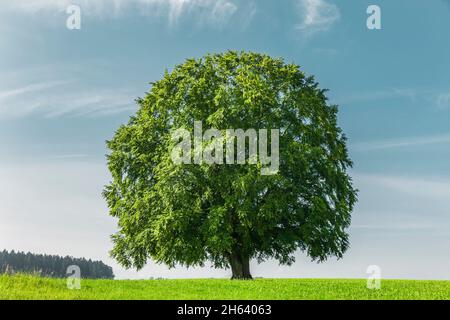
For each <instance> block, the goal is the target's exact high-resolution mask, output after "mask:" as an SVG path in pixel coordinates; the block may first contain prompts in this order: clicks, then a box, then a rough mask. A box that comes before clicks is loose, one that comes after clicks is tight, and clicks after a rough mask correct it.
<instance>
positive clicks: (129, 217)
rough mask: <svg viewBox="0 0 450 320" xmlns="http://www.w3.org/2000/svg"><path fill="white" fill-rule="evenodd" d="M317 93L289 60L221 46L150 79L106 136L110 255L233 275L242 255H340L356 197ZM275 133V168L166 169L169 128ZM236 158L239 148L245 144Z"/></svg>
mask: <svg viewBox="0 0 450 320" xmlns="http://www.w3.org/2000/svg"><path fill="white" fill-rule="evenodd" d="M325 92H326V90H322V89H319V86H318V84H317V83H316V82H315V80H314V78H313V77H308V76H305V74H304V73H303V72H302V71H301V70H300V68H299V67H298V66H297V65H295V64H286V63H285V62H284V61H283V60H282V59H274V58H271V57H269V56H267V55H262V54H257V53H246V52H240V53H238V52H234V51H229V52H226V53H223V54H214V55H207V56H205V57H204V58H201V59H197V60H196V59H188V60H186V61H185V63H183V64H181V65H178V66H176V67H175V68H174V69H173V71H172V72H170V73H169V72H167V71H166V72H165V74H164V77H163V78H162V79H161V80H160V81H158V82H156V83H153V84H152V87H151V89H150V91H149V92H148V93H147V94H146V96H145V97H144V98H139V99H137V103H138V105H139V110H138V111H137V113H136V114H135V115H134V116H132V117H131V118H130V120H129V122H128V124H126V125H122V126H121V127H120V128H119V129H118V130H117V132H116V133H115V136H114V137H113V139H112V140H110V141H108V142H107V146H108V148H109V150H110V152H109V154H108V156H107V157H108V166H109V170H110V172H111V174H112V181H111V182H110V184H109V185H107V186H106V187H105V189H104V192H103V195H104V197H105V199H106V200H107V203H108V206H109V208H110V215H111V216H113V217H115V218H118V227H119V230H118V232H117V233H116V234H114V235H112V240H113V243H114V248H113V250H112V251H111V254H112V256H113V257H114V258H115V259H116V260H117V261H118V262H119V263H121V264H122V265H124V266H125V267H127V268H130V267H135V268H137V269H140V268H142V267H143V266H144V265H145V264H146V262H147V260H148V259H149V258H151V259H152V260H154V261H155V262H157V263H163V264H166V265H168V266H169V267H175V266H176V265H182V266H202V265H204V264H205V263H206V262H207V261H209V262H211V263H212V265H213V266H214V267H216V268H230V267H231V269H232V274H233V276H232V278H234V279H249V278H251V274H250V264H249V263H250V260H251V259H256V260H257V261H258V262H259V263H260V262H263V261H265V260H267V259H269V258H274V259H277V260H278V261H279V262H280V264H287V265H290V264H292V263H293V262H294V261H295V260H294V253H295V252H296V251H297V250H301V251H304V252H306V253H307V254H308V255H309V256H310V257H311V259H312V260H316V261H319V262H322V261H324V260H326V259H327V258H329V257H331V256H337V257H338V258H341V257H342V256H343V254H344V252H345V251H346V249H347V248H348V246H349V241H348V234H347V232H346V229H347V228H348V227H349V225H350V220H351V212H352V209H353V206H354V204H355V202H356V199H357V192H356V190H355V189H354V188H353V186H352V180H351V178H350V177H349V175H348V174H347V169H348V168H349V167H351V165H352V162H351V160H350V159H349V156H348V153H347V149H346V138H345V136H344V134H343V133H342V130H341V129H340V128H339V127H338V125H337V106H332V105H328V104H327V98H326V96H325ZM195 121H203V125H204V127H205V128H218V129H220V130H222V131H224V129H228V128H234V129H237V128H242V129H243V130H246V129H249V128H255V129H262V128H266V129H279V130H280V131H279V132H280V137H279V159H280V164H279V171H278V173H277V174H274V175H263V174H261V170H260V169H261V167H262V164H261V162H260V159H259V160H258V162H257V163H256V164H251V163H249V161H247V162H246V164H245V165H225V164H223V165H221V164H206V163H205V162H203V163H202V164H195V163H192V164H181V165H180V164H176V163H174V161H173V160H172V157H171V153H172V151H173V150H174V148H175V146H176V143H177V141H174V140H173V136H172V134H173V132H174V130H176V129H178V128H185V129H186V130H188V131H189V132H190V133H191V134H192V132H193V128H194V122H195ZM246 152H247V153H248V152H249V150H248V146H247V150H246Z"/></svg>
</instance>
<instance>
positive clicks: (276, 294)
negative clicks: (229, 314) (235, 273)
mask: <svg viewBox="0 0 450 320" xmlns="http://www.w3.org/2000/svg"><path fill="white" fill-rule="evenodd" d="M0 299H39V300H40V299H64V300H68V299H102V300H103V299H107V300H108V299H126V300H130V299H161V300H177V299H189V300H191V299H192V300H194V299H199V300H204V299H223V300H226V299H244V300H246V299H255V300H258V299H270V300H272V299H274V300H277V299H283V300H285V299H286V300H287V299H314V300H315V299H333V300H334V299H358V300H359V299H363V300H367V299H446V300H448V299H450V281H405V280H383V281H382V288H381V289H380V290H369V289H367V288H366V280H363V279H361V280H359V279H354V280H353V279H257V280H254V281H236V280H233V281H231V280H227V279H189V280H135V281H133V280H82V282H81V289H80V290H69V289H67V286H66V280H65V279H46V278H38V277H33V276H27V275H16V276H6V275H3V276H0Z"/></svg>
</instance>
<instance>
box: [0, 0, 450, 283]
mask: <svg viewBox="0 0 450 320" xmlns="http://www.w3.org/2000/svg"><path fill="white" fill-rule="evenodd" d="M71 4H76V5H79V7H80V8H81V29H80V30H69V29H68V28H67V26H66V21H67V19H68V18H69V16H70V14H68V13H67V12H66V9H67V7H68V6H70V5H71ZM372 4H375V5H378V6H379V7H380V9H381V23H382V25H381V30H369V29H368V28H367V25H366V20H367V18H368V16H369V15H368V14H367V12H366V10H367V7H368V6H369V5H372ZM448 30H450V1H448V0H430V1H423V0H371V1H366V0H358V1H350V0H346V1H332V0H281V1H262V0H258V1H255V0H253V1H252V0H246V1H244V0H217V1H213V0H164V1H163V0H127V1H125V0H89V1H87V0H78V1H77V0H70V1H69V0H59V1H57V0H15V1H6V0H0V221H1V222H0V249H9V250H11V249H14V250H23V251H32V252H36V253H47V254H59V255H72V256H77V257H86V258H91V259H96V260H97V259H101V260H103V261H104V262H106V263H107V264H109V265H111V266H113V269H114V272H115V274H116V276H117V277H118V278H131V279H136V278H149V277H166V278H181V277H226V276H229V275H230V271H229V270H216V269H211V268H209V267H205V268H190V269H185V268H181V267H180V268H175V269H172V270H169V269H167V268H166V267H165V266H163V265H156V264H154V263H152V262H151V261H149V263H148V265H147V266H146V267H145V268H144V269H143V270H141V271H140V272H136V271H135V270H125V269H123V268H121V267H120V266H119V265H117V263H116V262H115V261H114V260H113V259H111V258H110V257H109V256H108V251H109V250H110V249H111V248H112V243H111V241H110V238H109V236H110V235H111V234H113V233H115V231H116V230H117V227H116V221H115V220H114V219H113V218H112V217H110V216H109V215H108V209H107V206H106V203H105V201H104V200H103V199H102V197H101V191H102V189H103V186H104V185H106V184H107V183H108V181H109V180H110V176H109V173H108V170H107V167H106V159H105V154H106V153H107V150H106V147H105V140H107V139H110V138H112V136H113V134H114V132H115V130H116V129H117V128H118V127H119V125H120V124H124V123H126V122H127V120H128V118H129V117H130V116H131V115H133V113H134V112H135V111H136V110H137V107H136V104H135V102H134V100H135V99H136V98H137V97H142V96H144V95H145V92H147V91H148V90H149V88H150V85H149V83H150V82H152V81H156V80H158V79H160V78H161V77H162V75H163V73H164V71H165V70H166V69H168V70H170V69H171V68H173V66H174V65H176V64H179V63H182V62H183V61H184V60H185V59H186V58H192V57H196V58H199V57H201V56H203V55H205V54H206V53H215V52H223V51H226V50H229V49H233V50H248V51H256V52H261V53H266V54H269V55H271V56H274V57H283V58H284V59H285V60H286V62H293V63H296V64H298V65H300V66H301V68H302V70H303V71H304V72H306V73H307V74H310V75H314V76H315V78H316V80H317V81H318V82H319V83H320V85H321V87H322V88H328V89H329V92H328V97H329V100H330V103H332V104H338V105H339V115H338V117H339V125H340V126H341V127H342V129H343V130H344V132H345V134H346V136H347V137H348V145H349V152H350V157H351V158H352V160H353V162H354V168H353V169H352V170H351V176H352V177H353V179H354V183H355V187H356V188H358V189H359V202H358V204H357V206H356V208H355V210H354V213H353V221H352V225H351V227H350V229H349V232H350V244H351V247H350V249H349V250H348V252H347V253H346V254H345V256H344V258H343V259H341V260H339V261H337V260H335V259H331V260H329V261H327V262H325V263H322V264H317V263H312V262H310V260H309V259H308V257H307V256H306V255H304V254H303V253H300V252H299V253H297V254H296V258H297V259H296V263H294V264H293V265H292V266H290V267H286V266H279V265H278V264H277V262H276V261H268V262H265V263H263V264H260V265H258V264H256V262H252V273H253V275H254V276H257V277H344V278H354V277H358V278H364V277H367V276H368V275H367V274H366V271H367V268H368V266H370V265H377V266H379V267H380V269H381V274H382V277H385V278H401V279H413V278H414V279H448V278H450V254H449V252H450V202H449V200H448V199H449V198H450V165H449V161H448V159H449V158H450V59H449V58H448V57H450V33H449V32H448Z"/></svg>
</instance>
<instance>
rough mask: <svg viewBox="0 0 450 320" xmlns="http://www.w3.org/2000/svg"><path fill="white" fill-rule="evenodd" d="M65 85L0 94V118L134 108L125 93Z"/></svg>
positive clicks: (39, 85) (50, 84) (35, 86)
mask: <svg viewBox="0 0 450 320" xmlns="http://www.w3.org/2000/svg"><path fill="white" fill-rule="evenodd" d="M66 84H67V82H64V81H49V82H45V83H35V84H28V85H24V86H21V87H17V88H13V89H8V90H5V91H0V119H5V118H6V119H8V118H20V117H27V116H31V115H41V116H44V117H47V118H54V117H61V116H88V117H89V116H104V115H111V114H116V113H120V112H125V111H133V110H135V109H136V104H135V102H134V99H135V98H136V96H135V95H133V94H132V93H131V92H129V91H126V90H122V91H121V90H115V89H98V90H95V91H92V90H87V89H74V88H72V87H68V86H64V85H66ZM57 87H58V88H57Z"/></svg>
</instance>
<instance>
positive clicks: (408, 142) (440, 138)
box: [351, 133, 450, 151]
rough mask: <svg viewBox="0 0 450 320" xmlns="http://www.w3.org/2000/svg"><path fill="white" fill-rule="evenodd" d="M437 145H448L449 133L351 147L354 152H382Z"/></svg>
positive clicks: (449, 141)
mask: <svg viewBox="0 0 450 320" xmlns="http://www.w3.org/2000/svg"><path fill="white" fill-rule="evenodd" d="M439 143H450V133H446V134H438V135H429V136H422V137H409V138H399V139H386V140H378V141H370V142H362V143H356V144H353V145H351V148H352V150H354V151H371V150H384V149H394V148H403V147H412V146H424V145H431V144H439Z"/></svg>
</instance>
